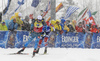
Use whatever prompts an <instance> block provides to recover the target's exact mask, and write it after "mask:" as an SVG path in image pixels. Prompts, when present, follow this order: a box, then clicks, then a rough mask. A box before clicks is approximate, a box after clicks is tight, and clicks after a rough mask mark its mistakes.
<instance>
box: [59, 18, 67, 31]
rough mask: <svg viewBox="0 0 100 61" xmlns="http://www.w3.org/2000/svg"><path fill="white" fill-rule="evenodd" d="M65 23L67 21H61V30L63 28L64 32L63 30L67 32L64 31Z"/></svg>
mask: <svg viewBox="0 0 100 61" xmlns="http://www.w3.org/2000/svg"><path fill="white" fill-rule="evenodd" d="M65 21H66V20H65V19H61V23H60V25H61V28H62V30H63V31H64V32H66V30H64V22H65Z"/></svg>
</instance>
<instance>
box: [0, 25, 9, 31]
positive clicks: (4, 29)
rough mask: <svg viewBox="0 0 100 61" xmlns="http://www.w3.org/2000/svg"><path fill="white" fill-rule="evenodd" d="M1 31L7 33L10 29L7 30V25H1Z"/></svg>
mask: <svg viewBox="0 0 100 61" xmlns="http://www.w3.org/2000/svg"><path fill="white" fill-rule="evenodd" d="M0 30H1V31H7V30H8V28H7V26H6V24H5V25H2V24H0Z"/></svg>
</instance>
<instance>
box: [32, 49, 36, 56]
mask: <svg viewBox="0 0 100 61" xmlns="http://www.w3.org/2000/svg"><path fill="white" fill-rule="evenodd" d="M35 53H36V49H34V51H33V56H32V57H34V56H35Z"/></svg>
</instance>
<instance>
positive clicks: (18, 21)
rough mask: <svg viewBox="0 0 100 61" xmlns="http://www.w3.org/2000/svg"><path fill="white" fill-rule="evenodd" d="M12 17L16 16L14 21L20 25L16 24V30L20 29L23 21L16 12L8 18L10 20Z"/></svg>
mask: <svg viewBox="0 0 100 61" xmlns="http://www.w3.org/2000/svg"><path fill="white" fill-rule="evenodd" d="M14 18H16V23H17V24H18V25H20V26H18V28H17V30H21V29H22V27H21V25H22V24H23V21H22V20H21V19H20V18H19V17H18V13H15V16H12V17H11V18H10V20H12V19H14Z"/></svg>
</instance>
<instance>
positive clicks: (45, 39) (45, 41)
mask: <svg viewBox="0 0 100 61" xmlns="http://www.w3.org/2000/svg"><path fill="white" fill-rule="evenodd" d="M47 40H48V37H45V38H44V43H45V51H44V54H46V53H47V46H48V44H47Z"/></svg>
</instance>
